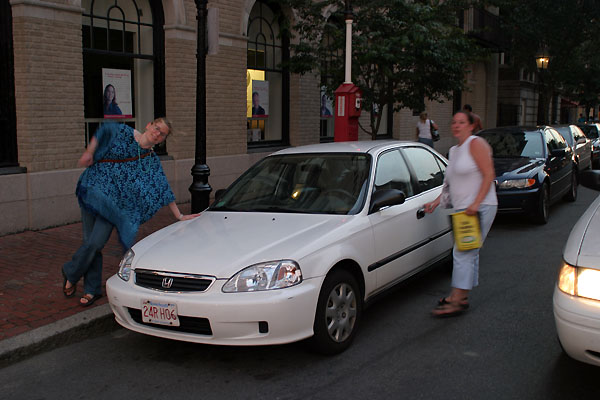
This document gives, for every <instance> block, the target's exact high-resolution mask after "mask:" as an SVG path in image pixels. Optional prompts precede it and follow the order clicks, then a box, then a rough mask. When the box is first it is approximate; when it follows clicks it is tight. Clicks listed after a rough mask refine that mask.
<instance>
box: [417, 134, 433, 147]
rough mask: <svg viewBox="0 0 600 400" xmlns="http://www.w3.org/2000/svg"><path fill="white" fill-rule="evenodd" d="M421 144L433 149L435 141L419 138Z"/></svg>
mask: <svg viewBox="0 0 600 400" xmlns="http://www.w3.org/2000/svg"><path fill="white" fill-rule="evenodd" d="M419 142H420V143H424V144H426V145H427V146H429V147H431V148H432V149H433V139H426V138H422V137H420V138H419Z"/></svg>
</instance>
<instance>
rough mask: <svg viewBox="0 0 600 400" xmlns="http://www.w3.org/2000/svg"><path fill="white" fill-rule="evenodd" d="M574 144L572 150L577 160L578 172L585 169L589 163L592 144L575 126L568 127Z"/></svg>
mask: <svg viewBox="0 0 600 400" xmlns="http://www.w3.org/2000/svg"><path fill="white" fill-rule="evenodd" d="M569 129H570V130H571V133H572V134H573V140H574V142H575V145H574V148H575V152H576V153H577V158H578V159H579V170H583V169H586V168H587V167H588V166H589V165H590V162H591V157H592V142H591V141H590V140H589V139H588V138H586V137H585V135H584V133H583V131H582V130H581V129H579V128H578V127H577V126H575V125H571V126H569Z"/></svg>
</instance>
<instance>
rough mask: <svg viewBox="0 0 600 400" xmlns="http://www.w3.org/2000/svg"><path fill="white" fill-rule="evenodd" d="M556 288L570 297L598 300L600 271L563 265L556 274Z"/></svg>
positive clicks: (599, 298) (599, 297)
mask: <svg viewBox="0 0 600 400" xmlns="http://www.w3.org/2000/svg"><path fill="white" fill-rule="evenodd" d="M558 288H559V289H560V290H562V291H563V292H565V293H567V294H570V295H571V296H580V297H587V298H590V299H594V300H600V271H599V270H596V269H590V268H577V267H573V266H571V265H568V264H566V263H565V264H563V266H562V267H561V269H560V272H559V274H558Z"/></svg>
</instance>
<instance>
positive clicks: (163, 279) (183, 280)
mask: <svg viewBox="0 0 600 400" xmlns="http://www.w3.org/2000/svg"><path fill="white" fill-rule="evenodd" d="M214 281H215V278H214V277H212V276H206V275H190V274H180V273H176V272H162V271H151V270H148V269H136V270H135V284H136V285H138V286H142V287H145V288H149V289H155V290H162V291H164V292H204V291H205V290H207V289H208V288H209V287H210V285H211V284H212V283H213V282H214Z"/></svg>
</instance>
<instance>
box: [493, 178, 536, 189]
mask: <svg viewBox="0 0 600 400" xmlns="http://www.w3.org/2000/svg"><path fill="white" fill-rule="evenodd" d="M533 185H535V179H509V180H507V181H504V182H501V183H500V184H499V185H498V188H500V189H525V188H528V187H531V186H533Z"/></svg>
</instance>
